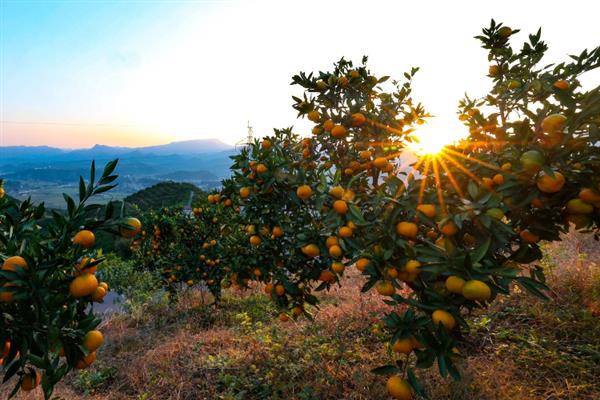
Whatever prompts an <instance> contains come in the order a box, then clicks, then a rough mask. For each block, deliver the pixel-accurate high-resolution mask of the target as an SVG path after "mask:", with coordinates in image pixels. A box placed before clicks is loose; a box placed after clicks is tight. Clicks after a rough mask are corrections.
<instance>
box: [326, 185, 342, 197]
mask: <svg viewBox="0 0 600 400" xmlns="http://www.w3.org/2000/svg"><path fill="white" fill-rule="evenodd" d="M329 195H330V196H331V197H334V198H336V199H341V198H342V196H344V188H343V187H341V186H334V187H332V188H331V189H330V190H329Z"/></svg>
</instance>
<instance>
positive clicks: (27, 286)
mask: <svg viewBox="0 0 600 400" xmlns="http://www.w3.org/2000/svg"><path fill="white" fill-rule="evenodd" d="M116 166H117V161H116V160H115V161H112V162H110V163H108V164H107V165H106V167H105V168H104V170H103V172H102V175H101V176H100V177H99V179H98V180H96V169H95V165H94V163H92V166H91V171H90V179H89V181H88V182H87V183H86V182H85V181H84V179H83V178H81V179H80V182H79V198H78V200H75V199H73V198H72V197H70V196H68V195H66V194H65V195H64V198H65V201H66V206H67V209H66V211H65V212H60V211H57V210H51V211H47V210H46V209H45V207H44V204H43V203H42V204H39V205H34V204H33V203H32V202H31V201H30V200H25V201H22V202H19V201H17V200H15V199H12V198H9V197H8V196H5V195H4V191H1V192H0V194H1V196H0V262H2V269H1V270H0V347H1V348H2V351H1V352H0V370H2V371H3V372H4V374H3V375H4V376H3V383H4V382H6V381H8V380H9V379H10V378H11V377H14V376H17V378H18V379H17V381H16V384H15V387H14V390H13V391H12V395H14V394H15V393H17V391H18V390H19V389H21V390H23V391H30V390H33V389H34V388H36V387H37V386H38V385H39V384H40V383H41V385H42V388H43V391H44V395H45V397H46V398H49V397H50V395H51V393H52V390H53V387H54V385H56V383H58V382H59V381H60V380H61V379H62V378H63V377H64V376H65V375H66V374H67V373H68V372H69V371H71V370H72V369H73V368H77V369H82V368H86V367H87V366H89V365H90V364H91V363H92V362H93V361H94V360H95V358H96V351H97V349H98V348H99V347H100V346H101V345H102V343H103V341H104V337H103V335H102V333H101V332H100V331H99V330H97V326H98V324H99V323H100V318H98V317H97V316H96V315H95V314H94V307H93V305H94V303H96V302H102V300H103V298H104V296H105V295H106V293H107V291H108V285H107V284H106V283H104V282H99V281H98V279H97V278H96V276H95V275H94V273H95V271H96V268H97V266H98V264H100V263H101V262H102V261H103V258H102V256H101V251H100V250H97V249H95V234H94V232H96V233H97V232H99V231H106V232H109V233H112V234H115V235H121V236H124V237H133V236H134V235H136V234H137V233H138V232H139V230H140V228H141V226H140V225H139V221H137V220H136V219H123V218H121V216H119V215H118V214H117V213H116V212H115V208H114V205H113V203H112V202H108V203H107V204H106V205H100V204H92V203H90V201H91V199H92V197H93V196H94V195H96V194H99V193H103V192H106V191H108V190H110V189H112V188H113V187H114V186H115V184H113V182H114V181H115V180H116V179H117V175H115V174H113V171H114V170H115V167H116Z"/></svg>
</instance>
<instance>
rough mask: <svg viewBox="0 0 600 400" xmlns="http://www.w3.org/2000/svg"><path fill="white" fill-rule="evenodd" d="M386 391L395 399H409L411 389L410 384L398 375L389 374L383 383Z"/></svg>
mask: <svg viewBox="0 0 600 400" xmlns="http://www.w3.org/2000/svg"><path fill="white" fill-rule="evenodd" d="M385 387H386V388H387V391H388V393H389V394H390V396H392V398H394V399H396V400H411V399H412V397H413V390H412V387H411V386H410V384H409V383H408V382H407V381H406V380H405V379H402V378H401V377H399V376H398V375H394V376H391V377H390V378H389V379H388V380H387V383H386V384H385Z"/></svg>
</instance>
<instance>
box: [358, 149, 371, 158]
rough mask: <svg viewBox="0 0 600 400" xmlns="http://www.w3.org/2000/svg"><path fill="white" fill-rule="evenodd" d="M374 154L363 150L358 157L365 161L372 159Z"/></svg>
mask: <svg viewBox="0 0 600 400" xmlns="http://www.w3.org/2000/svg"><path fill="white" fill-rule="evenodd" d="M372 154H373V153H371V150H363V151H361V152H360V153H358V156H359V157H360V158H361V159H363V160H368V159H370V158H371V155H372Z"/></svg>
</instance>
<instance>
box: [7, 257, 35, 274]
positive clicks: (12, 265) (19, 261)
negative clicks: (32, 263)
mask: <svg viewBox="0 0 600 400" xmlns="http://www.w3.org/2000/svg"><path fill="white" fill-rule="evenodd" d="M16 267H21V268H23V269H29V266H28V265H27V261H25V259H24V258H23V257H21V256H12V257H8V258H7V259H6V260H4V264H2V269H3V270H4V271H15V269H16Z"/></svg>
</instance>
